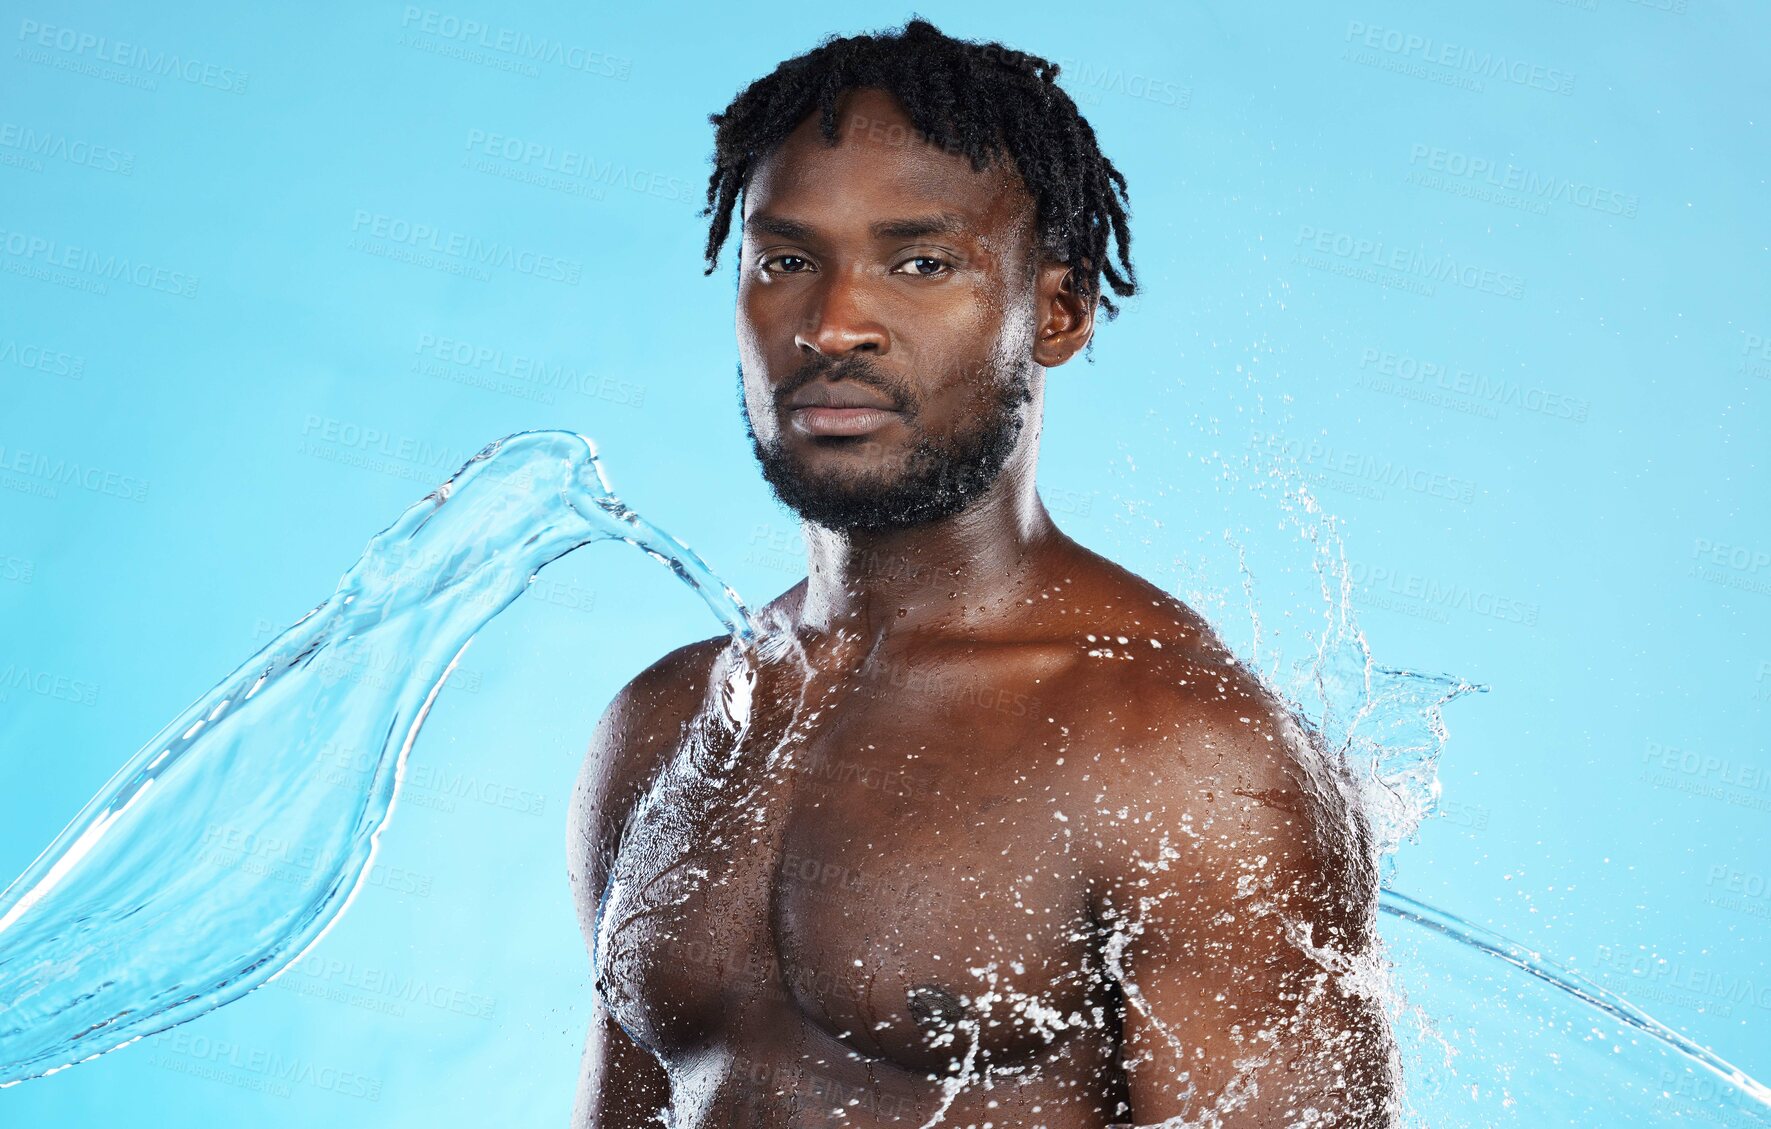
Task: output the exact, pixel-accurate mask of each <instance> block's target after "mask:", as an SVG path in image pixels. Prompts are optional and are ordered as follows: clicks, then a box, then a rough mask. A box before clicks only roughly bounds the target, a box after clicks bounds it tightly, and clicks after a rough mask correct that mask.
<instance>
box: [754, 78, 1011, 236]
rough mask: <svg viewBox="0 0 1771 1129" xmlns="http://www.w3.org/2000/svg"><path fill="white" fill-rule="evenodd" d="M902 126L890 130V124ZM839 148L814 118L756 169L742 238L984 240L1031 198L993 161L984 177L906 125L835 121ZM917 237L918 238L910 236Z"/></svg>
mask: <svg viewBox="0 0 1771 1129" xmlns="http://www.w3.org/2000/svg"><path fill="white" fill-rule="evenodd" d="M894 123H895V125H896V126H898V127H900V128H896V129H892V128H888V126H889V125H892V124H894ZM837 127H838V128H837V134H836V144H835V145H831V144H829V143H827V142H826V141H825V140H824V138H823V136H822V135H821V134H820V133H819V132H818V130H817V116H816V114H813V115H812V116H811V117H810V118H809V119H808V121H807V123H804V124H802V126H801V127H800V128H798V129H796V130H795V131H794V133H793V134H792V135H791V136H789V137H788V138H787V140H785V141H783V142H782V143H781V145H780V146H779V147H777V148H776V149H775V151H774V152H772V153H770V154H769V155H768V156H767V157H766V158H764V160H763V161H761V162H760V163H759V164H758V166H757V169H756V172H755V174H754V175H753V176H752V177H751V178H750V181H749V183H747V184H746V185H745V186H744V193H743V215H744V229H745V231H746V232H753V231H770V232H773V233H775V234H783V235H786V234H790V233H789V232H787V231H785V230H783V229H782V228H783V225H782V224H781V223H771V222H769V221H772V220H780V221H786V222H797V223H799V224H800V225H801V226H802V227H811V228H825V227H837V226H840V227H844V228H859V227H862V226H865V227H866V228H867V229H868V233H869V234H871V235H873V236H874V237H876V238H889V237H892V236H898V235H904V236H909V237H916V236H917V235H922V234H929V235H934V234H951V235H967V234H972V235H983V234H987V233H990V232H993V231H997V230H1000V229H1001V228H1002V227H1003V226H1008V225H1013V224H1014V223H1015V221H1016V219H1017V218H1018V216H1019V213H1021V212H1023V211H1027V212H1030V211H1031V207H1032V199H1031V197H1030V196H1028V195H1027V193H1026V190H1025V189H1024V188H1023V187H1022V186H1021V183H1020V179H1019V177H1018V176H1016V175H1015V174H1014V173H1013V171H1012V165H1010V164H1009V163H1008V162H1006V161H1003V160H998V161H995V162H992V163H991V164H989V165H987V166H986V167H985V168H984V169H982V170H977V169H973V168H972V165H971V159H970V158H969V157H967V156H966V155H965V154H963V153H961V152H958V151H956V150H953V149H948V148H943V147H941V146H937V145H935V144H932V143H931V142H930V141H929V140H928V139H927V137H926V135H923V134H921V133H920V132H916V131H913V130H912V129H911V127H910V123H909V121H908V119H905V118H902V117H899V118H897V119H893V120H892V121H890V122H888V120H887V119H884V118H882V117H877V116H869V115H868V114H867V113H866V112H865V110H864V109H863V110H862V111H860V112H851V113H850V114H848V116H847V117H844V116H842V115H839V116H838V118H837ZM911 229H915V230H911Z"/></svg>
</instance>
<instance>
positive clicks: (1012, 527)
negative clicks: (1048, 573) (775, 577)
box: [797, 468, 1064, 644]
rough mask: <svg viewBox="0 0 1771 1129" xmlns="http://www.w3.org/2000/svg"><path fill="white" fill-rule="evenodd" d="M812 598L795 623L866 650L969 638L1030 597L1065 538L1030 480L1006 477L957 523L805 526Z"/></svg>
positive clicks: (803, 605) (954, 520)
mask: <svg viewBox="0 0 1771 1129" xmlns="http://www.w3.org/2000/svg"><path fill="white" fill-rule="evenodd" d="M804 530H805V540H806V594H805V599H804V601H803V602H802V603H801V605H800V608H799V614H798V616H797V618H798V620H799V623H800V626H802V627H804V628H807V629H809V630H812V631H816V632H828V631H835V630H838V629H840V630H842V631H844V632H845V633H847V634H851V635H856V634H858V635H859V636H860V637H861V638H863V639H864V640H866V641H867V642H868V643H870V644H871V643H875V642H877V641H879V640H880V639H883V638H884V637H886V636H888V635H891V634H896V633H907V632H922V631H957V632H962V633H969V632H971V631H974V630H977V629H979V628H982V627H984V626H987V625H989V624H991V623H993V622H996V621H999V620H1000V619H1002V618H1003V616H1004V614H1005V613H1008V612H1011V611H1012V610H1013V609H1014V607H1015V605H1017V604H1018V603H1020V602H1021V601H1022V600H1024V599H1026V598H1028V597H1029V596H1031V592H1029V591H1027V589H1028V588H1029V587H1030V585H1031V584H1032V583H1033V582H1034V575H1035V573H1036V572H1037V571H1038V569H1037V567H1036V566H1037V564H1038V562H1039V560H1040V558H1041V557H1042V556H1043V555H1044V553H1046V552H1047V551H1049V550H1050V549H1052V548H1055V547H1056V546H1057V544H1058V543H1059V542H1061V541H1062V540H1063V538H1064V535H1063V533H1062V532H1060V531H1059V530H1058V527H1057V526H1056V525H1055V524H1054V523H1053V522H1052V519H1051V515H1049V514H1048V513H1046V510H1045V506H1044V504H1043V503H1041V502H1040V500H1039V493H1038V491H1037V490H1036V489H1035V487H1034V483H1033V477H1032V475H1031V474H1017V473H1013V468H1011V469H1009V470H1005V471H1004V473H1003V474H1001V475H1000V476H999V477H998V478H997V480H996V482H995V483H994V484H992V485H991V487H990V489H989V490H988V491H986V492H985V494H984V495H983V496H982V497H980V498H979V499H978V500H977V501H976V502H974V503H973V504H972V505H970V506H968V507H967V508H966V509H964V510H963V511H961V512H960V513H958V514H955V515H954V516H952V517H949V518H943V519H941V520H939V521H933V522H929V523H927V524H924V525H917V526H911V527H908V528H904V529H894V530H889V531H853V530H851V531H846V532H838V531H833V530H829V529H825V528H823V527H822V526H817V525H813V524H811V523H810V522H807V523H805V526H804Z"/></svg>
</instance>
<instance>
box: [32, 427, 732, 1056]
mask: <svg viewBox="0 0 1771 1129" xmlns="http://www.w3.org/2000/svg"><path fill="white" fill-rule="evenodd" d="M609 539H613V540H620V541H625V542H627V543H629V544H632V545H634V546H635V547H637V548H639V549H641V550H643V551H644V552H646V553H647V554H649V555H650V556H651V557H652V558H653V559H655V560H657V561H659V562H661V563H663V564H665V565H666V566H667V567H669V568H670V569H671V571H672V572H674V573H675V574H676V575H677V577H678V578H679V579H681V580H682V581H683V582H684V583H686V584H688V585H689V587H690V588H692V589H694V590H695V591H696V592H697V593H698V594H699V595H701V596H702V598H703V599H705V600H706V602H707V605H708V607H709V608H710V609H711V610H712V612H713V613H714V615H715V616H716V617H717V618H718V619H719V620H720V622H721V623H722V624H724V625H725V627H726V629H727V630H728V631H731V632H732V633H733V634H734V635H736V636H738V637H741V638H748V637H750V636H751V635H752V633H753V630H754V629H753V628H752V626H751V624H750V622H749V617H748V615H747V613H746V612H745V609H744V606H743V604H742V602H741V601H740V600H739V599H738V597H737V595H736V594H735V593H734V592H732V591H731V589H729V588H727V587H726V586H725V585H724V584H723V583H722V582H721V581H720V580H719V579H718V578H717V577H715V576H713V575H712V573H710V572H709V571H708V570H707V568H706V566H705V565H703V564H702V563H701V561H700V559H699V558H698V557H696V555H695V554H694V553H693V552H691V551H689V550H688V549H687V548H686V547H684V546H682V545H680V544H678V543H677V542H675V541H674V540H672V539H671V538H670V537H669V536H668V535H667V534H665V533H663V532H662V531H661V530H659V529H657V528H655V527H653V526H652V525H650V524H649V523H647V522H646V521H644V520H643V519H642V518H641V517H640V516H639V515H638V514H636V513H634V512H633V511H632V510H631V509H629V508H627V507H626V506H625V505H623V504H622V503H621V501H620V500H619V499H618V498H616V497H615V495H614V494H613V493H612V492H611V491H610V490H609V487H608V484H607V482H606V481H605V480H604V478H603V475H602V470H601V468H600V467H599V465H598V463H597V460H596V455H595V450H594V448H593V447H592V446H591V444H590V443H589V441H588V440H586V439H584V438H582V437H581V436H577V435H573V434H570V433H568V432H529V433H525V434H521V435H515V436H512V437H510V438H508V439H505V440H502V441H500V442H498V443H494V444H492V445H491V446H489V447H487V448H486V449H485V450H484V451H482V452H480V454H479V455H478V456H476V457H475V458H474V459H473V460H471V461H470V462H469V463H468V464H467V465H466V466H465V467H463V468H462V470H461V471H460V472H459V473H458V474H456V475H455V477H453V478H451V479H450V480H449V481H448V482H447V483H445V484H444V485H443V486H442V487H440V488H439V489H438V490H437V491H436V492H435V493H433V494H431V495H429V496H428V497H426V498H425V499H423V500H422V501H420V502H419V503H417V504H416V505H414V506H412V507H411V508H410V509H408V510H407V511H406V512H405V513H404V514H402V515H401V516H400V519H399V520H398V521H396V522H395V523H394V524H393V525H391V526H389V527H388V528H387V529H386V530H385V531H383V532H382V533H381V534H379V535H378V536H376V537H375V538H374V539H373V540H372V541H371V542H370V543H369V546H368V548H367V550H366V551H365V552H364V554H363V557H362V559H361V560H359V561H358V562H357V563H356V564H355V565H354V566H353V567H352V568H351V569H350V571H348V572H347V573H345V575H344V577H343V578H342V579H341V580H340V581H339V583H338V588H337V590H336V591H335V592H334V593H333V595H332V597H331V598H330V599H328V600H327V601H326V602H325V603H323V604H321V605H320V606H318V607H316V608H315V609H314V610H313V611H311V612H309V613H308V614H307V616H305V617H304V618H303V619H302V620H301V621H300V622H298V623H296V624H295V625H294V626H293V627H291V628H290V629H289V630H288V631H286V632H284V633H283V634H282V635H281V636H279V637H278V638H277V639H276V640H275V641H273V642H272V643H270V644H269V645H268V646H267V647H265V648H264V650H262V651H260V652H259V653H258V654H257V655H254V656H253V657H252V658H251V659H250V660H248V661H247V662H246V663H245V664H244V665H243V666H241V667H240V668H239V669H238V670H236V671H235V672H234V673H233V674H231V675H229V676H228V677H227V678H226V679H224V680H223V681H222V682H221V683H220V684H219V685H217V686H216V687H215V688H214V689H212V690H210V691H209V692H208V693H207V694H205V695H203V697H201V698H200V699H198V700H197V701H196V702H195V703H193V704H192V705H191V706H190V708H189V709H187V710H185V712H184V713H183V714H181V715H180V716H179V717H178V718H177V719H176V720H174V721H173V722H172V723H171V724H170V725H168V726H167V727H166V728H165V729H164V730H163V731H162V732H161V733H160V734H159V735H158V736H156V737H155V738H154V739H153V740H152V741H150V742H148V743H147V744H146V745H144V746H143V747H142V748H141V750H140V751H139V752H137V753H136V754H135V755H134V756H133V757H132V758H130V760H129V761H128V762H127V763H126V764H125V765H124V766H123V767H122V769H121V770H120V771H119V772H118V773H117V774H116V775H115V776H114V777H113V778H112V779H111V781H110V782H109V783H108V784H107V785H106V786H105V788H104V789H103V790H102V791H101V792H100V793H99V794H98V795H97V796H96V797H95V798H94V799H93V800H92V801H91V802H90V803H88V804H87V805H86V807H85V808H84V809H83V810H82V811H81V812H80V814H79V815H78V816H77V817H76V818H75V819H74V821H73V822H72V823H71V824H69V826H68V827H67V829H66V830H64V831H63V832H62V833H61V835H60V836H58V837H57V838H56V840H55V841H54V842H53V843H51V844H50V845H49V847H48V848H47V849H46V850H44V851H43V853H42V854H41V855H40V856H39V857H38V858H37V860H36V861H35V862H34V863H33V864H32V865H31V866H30V868H29V869H27V870H26V871H25V872H24V873H23V874H22V875H20V876H19V878H18V879H17V880H15V881H14V882H13V883H12V884H11V885H10V886H8V887H7V889H6V891H5V893H4V894H0V1084H12V1083H16V1082H18V1081H20V1080H23V1079H27V1078H32V1077H37V1076H41V1075H46V1074H50V1073H53V1072H55V1071H56V1070H58V1069H61V1068H62V1067H64V1066H67V1065H69V1064H72V1063H75V1062H81V1061H85V1060H87V1059H90V1058H93V1057H96V1056H97V1055H99V1054H102V1053H104V1052H106V1051H109V1050H113V1049H115V1048H117V1047H119V1046H122V1045H125V1044H127V1043H130V1042H133V1041H134V1040H136V1039H139V1038H142V1037H143V1036H146V1035H150V1034H153V1033H154V1032H157V1031H163V1030H166V1029H167V1028H169V1027H172V1026H174V1025H176V1024H179V1023H183V1022H185V1021H187V1020H189V1019H193V1018H195V1017H196V1016H198V1015H201V1014H203V1013H204V1012H206V1011H209V1010H211V1009H213V1008H216V1007H219V1006H221V1005H222V1004H225V1003H227V1002H229V1001H231V1000H235V999H238V998H239V997H240V996H243V995H245V994H246V993H247V992H249V991H251V990H252V989H253V988H256V987H258V986H259V985H261V984H263V983H265V982H266V981H268V980H269V979H270V978H271V977H273V976H274V975H276V973H277V972H279V971H280V970H281V969H283V968H284V967H286V966H287V965H288V964H289V963H290V962H291V961H293V960H294V959H295V958H296V957H298V956H300V955H301V953H302V952H304V951H305V950H306V949H307V948H308V947H310V946H311V945H313V944H314V943H315V942H316V941H318V940H319V939H320V937H321V936H322V935H323V934H324V933H325V931H326V929H327V928H328V927H329V926H330V925H331V924H332V922H333V921H335V920H336V919H337V917H338V915H339V914H340V913H341V912H343V910H344V909H345V907H346V906H347V905H349V903H350V900H351V898H352V897H353V895H354V894H355V892H356V890H357V888H358V886H359V884H360V883H361V882H362V881H363V879H364V877H365V875H366V874H367V872H368V868H369V865H370V863H371V862H372V860H373V858H374V855H375V849H376V843H377V838H378V836H379V834H380V832H381V830H382V828H383V827H384V825H385V823H386V820H387V818H388V816H389V814H390V813H391V812H392V810H393V806H394V800H395V797H396V795H397V792H398V789H399V783H400V778H401V775H402V773H403V771H404V768H405V764H406V757H407V754H408V753H409V752H410V751H411V748H412V742H413V739H414V738H415V737H416V736H417V734H418V729H419V726H420V725H421V724H423V721H424V718H425V714H426V713H427V711H428V710H429V709H430V707H431V704H432V703H433V702H434V701H435V700H436V696H437V692H438V691H439V690H440V689H441V688H442V685H443V681H444V679H445V678H447V676H448V673H449V671H450V670H451V669H452V668H453V666H454V664H455V662H456V661H457V660H458V659H459V657H460V655H461V652H462V651H463V649H464V648H465V647H466V646H467V644H468V642H469V640H471V639H472V637H473V635H474V633H475V632H476V631H478V630H479V629H480V628H481V627H482V626H483V625H484V624H485V623H486V621H487V620H489V619H491V618H492V617H493V616H494V615H496V614H498V612H499V611H501V610H503V609H504V608H505V607H506V606H508V605H509V604H510V603H511V601H513V600H515V599H516V598H517V596H518V595H520V594H521V593H522V592H523V591H524V589H525V588H526V587H527V586H528V584H529V582H530V581H531V580H532V579H533V577H534V575H535V572H536V570H537V569H539V568H540V567H541V566H542V565H545V564H547V563H548V562H549V561H552V560H554V559H556V558H558V557H560V556H561V555H563V554H565V553H568V552H570V551H571V550H573V549H576V548H578V547H579V546H581V545H585V544H589V543H591V542H593V541H600V540H609ZM426 675H428V677H427V676H426ZM329 747H330V748H337V747H344V748H353V749H359V750H364V751H366V752H367V753H368V754H369V759H368V761H367V763H366V765H365V766H364V767H365V769H366V771H365V772H364V774H363V776H362V778H361V784H360V787H358V788H355V789H353V790H351V791H350V792H342V791H340V790H339V789H337V788H336V787H334V786H333V785H332V782H331V781H330V780H329V779H328V778H327V776H326V774H324V773H322V772H320V771H317V767H318V765H317V762H318V760H319V757H320V755H321V751H322V750H323V749H326V748H329Z"/></svg>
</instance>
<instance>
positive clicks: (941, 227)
mask: <svg viewBox="0 0 1771 1129" xmlns="http://www.w3.org/2000/svg"><path fill="white" fill-rule="evenodd" d="M967 227H968V225H967V224H966V222H965V217H963V216H959V215H955V214H954V213H953V212H935V213H932V214H930V215H926V216H913V217H910V218H908V219H900V220H880V221H878V222H877V223H874V224H872V225H871V226H870V227H868V229H867V230H868V231H869V232H871V233H872V234H873V238H875V239H921V238H922V237H923V236H925V235H958V234H959V233H960V232H963V231H965V230H967Z"/></svg>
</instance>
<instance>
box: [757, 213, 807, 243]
mask: <svg viewBox="0 0 1771 1129" xmlns="http://www.w3.org/2000/svg"><path fill="white" fill-rule="evenodd" d="M744 230H745V231H748V232H754V233H756V234H759V235H773V236H775V237H776V238H779V239H811V238H812V237H813V236H815V235H817V232H816V231H814V230H813V229H812V228H810V227H808V226H807V225H805V224H803V223H799V222H798V221H796V220H789V219H782V218H781V217H780V216H771V215H767V214H765V213H763V212H756V213H754V214H752V215H750V216H747V217H745V220H744Z"/></svg>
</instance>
